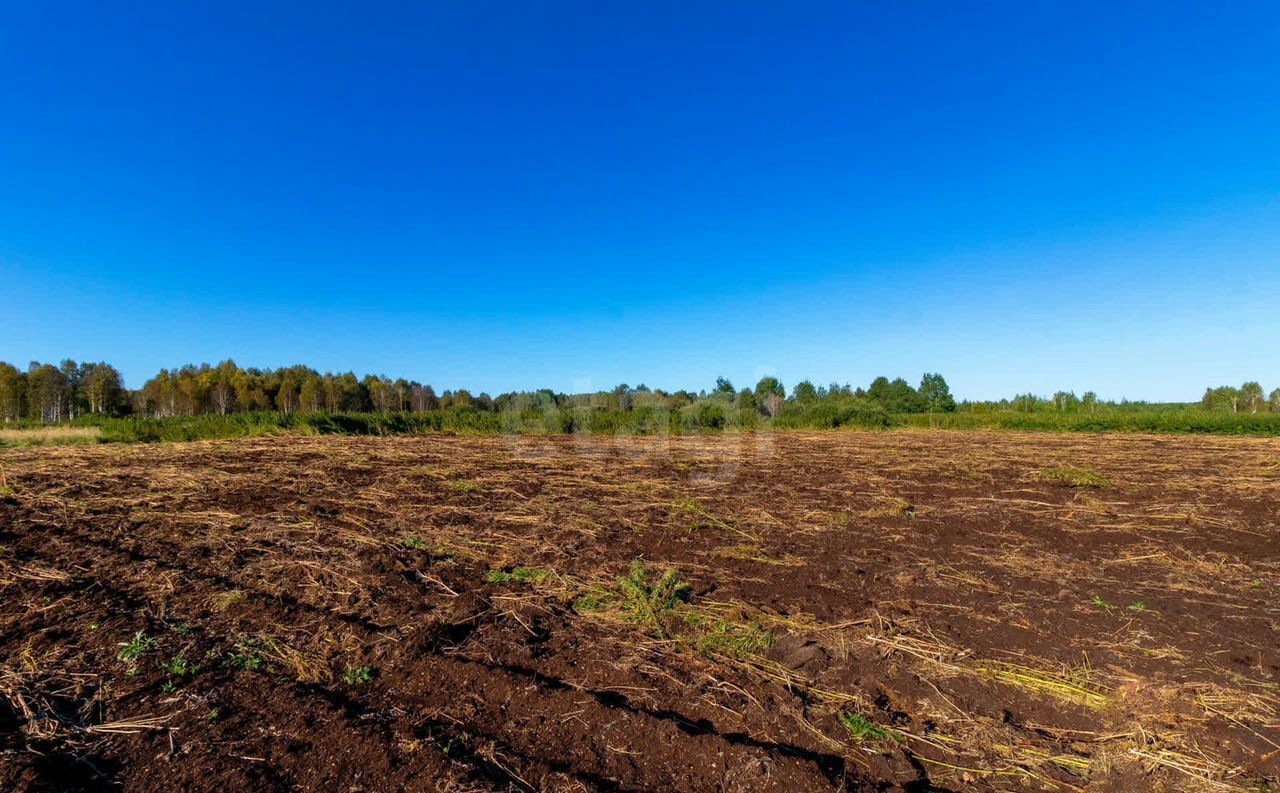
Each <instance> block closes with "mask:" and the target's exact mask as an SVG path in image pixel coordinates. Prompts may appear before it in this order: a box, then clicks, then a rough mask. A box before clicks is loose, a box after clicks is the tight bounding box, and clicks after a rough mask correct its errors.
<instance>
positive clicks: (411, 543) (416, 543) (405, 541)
mask: <svg viewBox="0 0 1280 793" xmlns="http://www.w3.org/2000/svg"><path fill="white" fill-rule="evenodd" d="M400 544H401V545H403V546H404V547H406V548H408V549H409V550H411V551H430V550H431V546H430V545H428V544H427V543H425V542H423V541H422V540H420V539H418V538H417V537H413V536H409V535H406V536H404V537H401V538H400Z"/></svg>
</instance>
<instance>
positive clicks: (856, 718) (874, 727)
mask: <svg viewBox="0 0 1280 793" xmlns="http://www.w3.org/2000/svg"><path fill="white" fill-rule="evenodd" d="M836 718H837V719H839V720H840V724H841V725H843V726H844V728H845V729H846V730H848V731H849V737H851V738H853V740H855V741H857V742H859V743H861V742H862V741H883V740H885V739H889V738H891V739H893V740H895V741H901V740H903V736H902V733H900V732H898V731H896V730H891V729H888V728H886V727H881V726H880V725H878V724H876V723H875V722H874V721H872V720H871V719H869V718H868V717H866V716H864V715H862V714H861V713H854V712H853V711H848V710H842V711H840V712H839V713H838V714H836Z"/></svg>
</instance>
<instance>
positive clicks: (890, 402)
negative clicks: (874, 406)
mask: <svg viewBox="0 0 1280 793" xmlns="http://www.w3.org/2000/svg"><path fill="white" fill-rule="evenodd" d="M867 397H868V398H869V399H871V400H874V401H876V402H879V403H880V404H881V405H882V406H883V407H884V409H885V410H887V411H889V412H890V413H923V412H924V410H925V405H924V401H923V400H922V399H921V398H920V394H919V392H917V391H916V390H915V389H914V388H912V387H911V384H910V383H908V382H907V381H906V380H903V379H902V378H901V377H898V378H895V379H894V380H892V381H890V380H889V378H887V377H883V376H881V377H877V378H876V379H875V380H872V381H871V386H870V387H869V388H868V389H867Z"/></svg>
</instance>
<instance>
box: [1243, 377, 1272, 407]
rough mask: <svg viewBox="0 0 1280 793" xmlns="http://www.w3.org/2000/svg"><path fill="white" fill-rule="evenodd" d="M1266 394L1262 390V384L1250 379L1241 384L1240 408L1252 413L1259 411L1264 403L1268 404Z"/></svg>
mask: <svg viewBox="0 0 1280 793" xmlns="http://www.w3.org/2000/svg"><path fill="white" fill-rule="evenodd" d="M1266 399H1267V398H1266V395H1265V394H1264V393H1263V391H1262V386H1261V385H1259V384H1258V383H1256V382H1253V381H1250V382H1248V383H1245V384H1244V385H1242V386H1240V408H1241V409H1242V410H1247V411H1248V412H1250V413H1257V412H1258V410H1260V409H1261V408H1262V407H1263V406H1264V405H1266Z"/></svg>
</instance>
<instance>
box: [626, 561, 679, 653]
mask: <svg viewBox="0 0 1280 793" xmlns="http://www.w3.org/2000/svg"><path fill="white" fill-rule="evenodd" d="M649 579H650V575H649V568H648V566H647V565H645V563H644V562H643V561H642V560H640V559H636V560H635V561H633V562H632V563H631V569H630V570H628V571H627V574H626V575H625V576H623V577H621V578H619V579H618V589H619V591H620V592H621V594H622V606H623V608H624V610H625V611H626V612H627V617H628V619H630V620H631V621H633V622H642V623H646V624H649V625H651V626H653V627H654V628H655V629H656V630H657V631H658V633H659V634H660V635H665V632H664V631H663V629H662V617H663V615H665V614H666V613H667V612H669V611H671V610H672V609H674V608H676V607H677V606H679V605H680V604H681V603H687V602H688V601H689V595H690V593H691V592H692V589H693V588H692V587H690V586H689V585H688V584H686V583H685V582H684V581H682V580H681V579H680V573H678V572H676V571H675V570H667V571H665V572H663V573H662V574H660V575H658V576H657V580H656V581H654V582H653V583H650V582H649Z"/></svg>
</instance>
